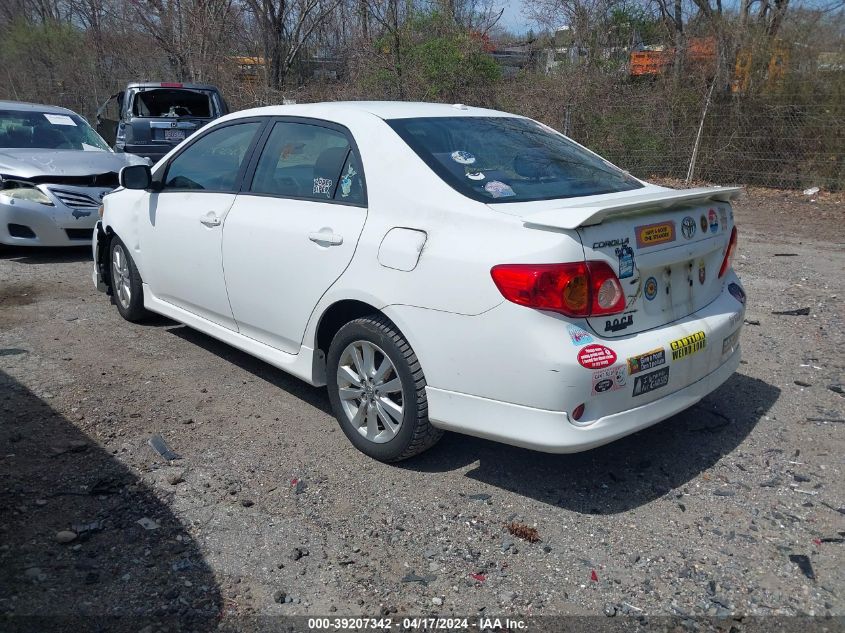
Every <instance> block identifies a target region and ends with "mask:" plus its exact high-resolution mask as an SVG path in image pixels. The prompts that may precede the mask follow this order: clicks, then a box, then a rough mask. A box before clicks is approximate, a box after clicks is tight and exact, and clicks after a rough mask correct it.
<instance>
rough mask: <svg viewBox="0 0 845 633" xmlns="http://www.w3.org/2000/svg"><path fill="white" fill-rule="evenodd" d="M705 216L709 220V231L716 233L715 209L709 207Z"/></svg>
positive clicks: (717, 229) (716, 218)
mask: <svg viewBox="0 0 845 633" xmlns="http://www.w3.org/2000/svg"><path fill="white" fill-rule="evenodd" d="M707 217H708V218H709V220H710V232H711V233H718V232H719V218H718V217H717V216H716V211H715V210H714V209H710V210H709V211H708V212H707Z"/></svg>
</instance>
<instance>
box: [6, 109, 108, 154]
mask: <svg viewBox="0 0 845 633" xmlns="http://www.w3.org/2000/svg"><path fill="white" fill-rule="evenodd" d="M0 148H15V149H79V150H86V151H100V152H105V151H109V148H108V146H107V145H106V143H105V141H103V139H102V138H101V137H100V135H99V134H97V133H96V132H95V131H94V130H93V129H91V126H90V125H88V124H87V123H86V122H85V119H83V118H82V117H80V116H79V115H77V114H74V113H72V112H68V113H65V112H37V111H35V110H0Z"/></svg>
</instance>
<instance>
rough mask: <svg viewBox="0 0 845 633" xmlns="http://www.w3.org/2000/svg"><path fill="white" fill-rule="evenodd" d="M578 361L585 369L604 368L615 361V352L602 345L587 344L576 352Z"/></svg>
mask: <svg viewBox="0 0 845 633" xmlns="http://www.w3.org/2000/svg"><path fill="white" fill-rule="evenodd" d="M578 362H579V363H581V366H582V367H586V368H587V369H604V368H605V367H609V366H610V365H612V364H613V363H615V362H616V352H614V351H613V350H612V349H610V348H609V347H605V346H604V345H587V347H585V348H583V349H582V350H581V351H580V352H578Z"/></svg>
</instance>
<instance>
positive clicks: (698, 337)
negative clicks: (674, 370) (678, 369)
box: [669, 331, 707, 360]
mask: <svg viewBox="0 0 845 633" xmlns="http://www.w3.org/2000/svg"><path fill="white" fill-rule="evenodd" d="M669 347H671V348H672V360H681V359H682V358H687V357H688V356H692V355H693V354H695V353H696V352H700V351H701V350H703V349H704V348H705V347H707V335H706V334H704V332H703V331H700V332H696V333H695V334H690V335H689V336H685V337H683V338H679V339H677V340H674V341H672V342H671V343H669Z"/></svg>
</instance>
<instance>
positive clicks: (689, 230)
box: [681, 215, 695, 240]
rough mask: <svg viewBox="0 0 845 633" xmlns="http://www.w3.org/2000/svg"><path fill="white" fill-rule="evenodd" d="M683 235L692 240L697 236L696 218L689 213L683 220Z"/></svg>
mask: <svg viewBox="0 0 845 633" xmlns="http://www.w3.org/2000/svg"><path fill="white" fill-rule="evenodd" d="M681 235H683V236H684V237H685V238H686V239H688V240H691V239H692V238H693V237H694V236H695V219H694V218H693V217H692V216H690V215H688V216H687V217H685V218H684V219H683V220H682V221H681Z"/></svg>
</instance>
